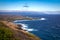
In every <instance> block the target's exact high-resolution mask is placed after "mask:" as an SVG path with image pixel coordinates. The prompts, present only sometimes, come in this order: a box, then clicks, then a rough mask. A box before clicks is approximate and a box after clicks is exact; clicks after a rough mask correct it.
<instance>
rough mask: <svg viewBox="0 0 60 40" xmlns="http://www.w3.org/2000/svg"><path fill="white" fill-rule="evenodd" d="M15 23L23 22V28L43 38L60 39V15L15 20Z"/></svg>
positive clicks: (44, 39) (45, 39) (46, 39)
mask: <svg viewBox="0 0 60 40" xmlns="http://www.w3.org/2000/svg"><path fill="white" fill-rule="evenodd" d="M40 18H42V17H40ZM14 23H16V24H22V25H23V27H22V28H23V29H26V30H27V31H28V32H31V33H32V34H34V35H36V36H38V37H39V38H41V39H42V40H60V15H52V16H48V17H44V19H40V20H15V21H14Z"/></svg>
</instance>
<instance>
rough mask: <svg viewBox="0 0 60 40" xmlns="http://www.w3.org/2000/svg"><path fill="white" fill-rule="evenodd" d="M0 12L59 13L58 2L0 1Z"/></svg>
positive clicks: (51, 0)
mask: <svg viewBox="0 0 60 40" xmlns="http://www.w3.org/2000/svg"><path fill="white" fill-rule="evenodd" d="M24 6H28V7H24ZM0 10H19V11H60V0H0Z"/></svg>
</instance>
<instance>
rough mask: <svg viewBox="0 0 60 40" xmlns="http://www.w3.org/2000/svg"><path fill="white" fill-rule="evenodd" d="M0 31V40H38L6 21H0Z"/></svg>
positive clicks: (38, 39)
mask: <svg viewBox="0 0 60 40" xmlns="http://www.w3.org/2000/svg"><path fill="white" fill-rule="evenodd" d="M0 31H1V32H0V38H1V39H0V40H40V38H38V37H36V36H35V35H33V34H31V33H29V32H26V31H24V30H23V29H21V27H18V26H17V25H16V24H14V23H12V22H8V21H0ZM6 32H7V33H6ZM1 34H2V35H1ZM4 34H5V35H4Z"/></svg>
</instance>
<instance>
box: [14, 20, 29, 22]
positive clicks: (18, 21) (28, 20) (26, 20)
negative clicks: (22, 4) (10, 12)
mask: <svg viewBox="0 0 60 40" xmlns="http://www.w3.org/2000/svg"><path fill="white" fill-rule="evenodd" d="M21 21H30V20H15V21H14V22H21Z"/></svg>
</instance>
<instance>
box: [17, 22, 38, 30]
mask: <svg viewBox="0 0 60 40" xmlns="http://www.w3.org/2000/svg"><path fill="white" fill-rule="evenodd" d="M17 24H20V25H22V27H21V28H22V29H23V30H26V31H37V30H36V29H33V28H28V25H27V24H22V23H17Z"/></svg>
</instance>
